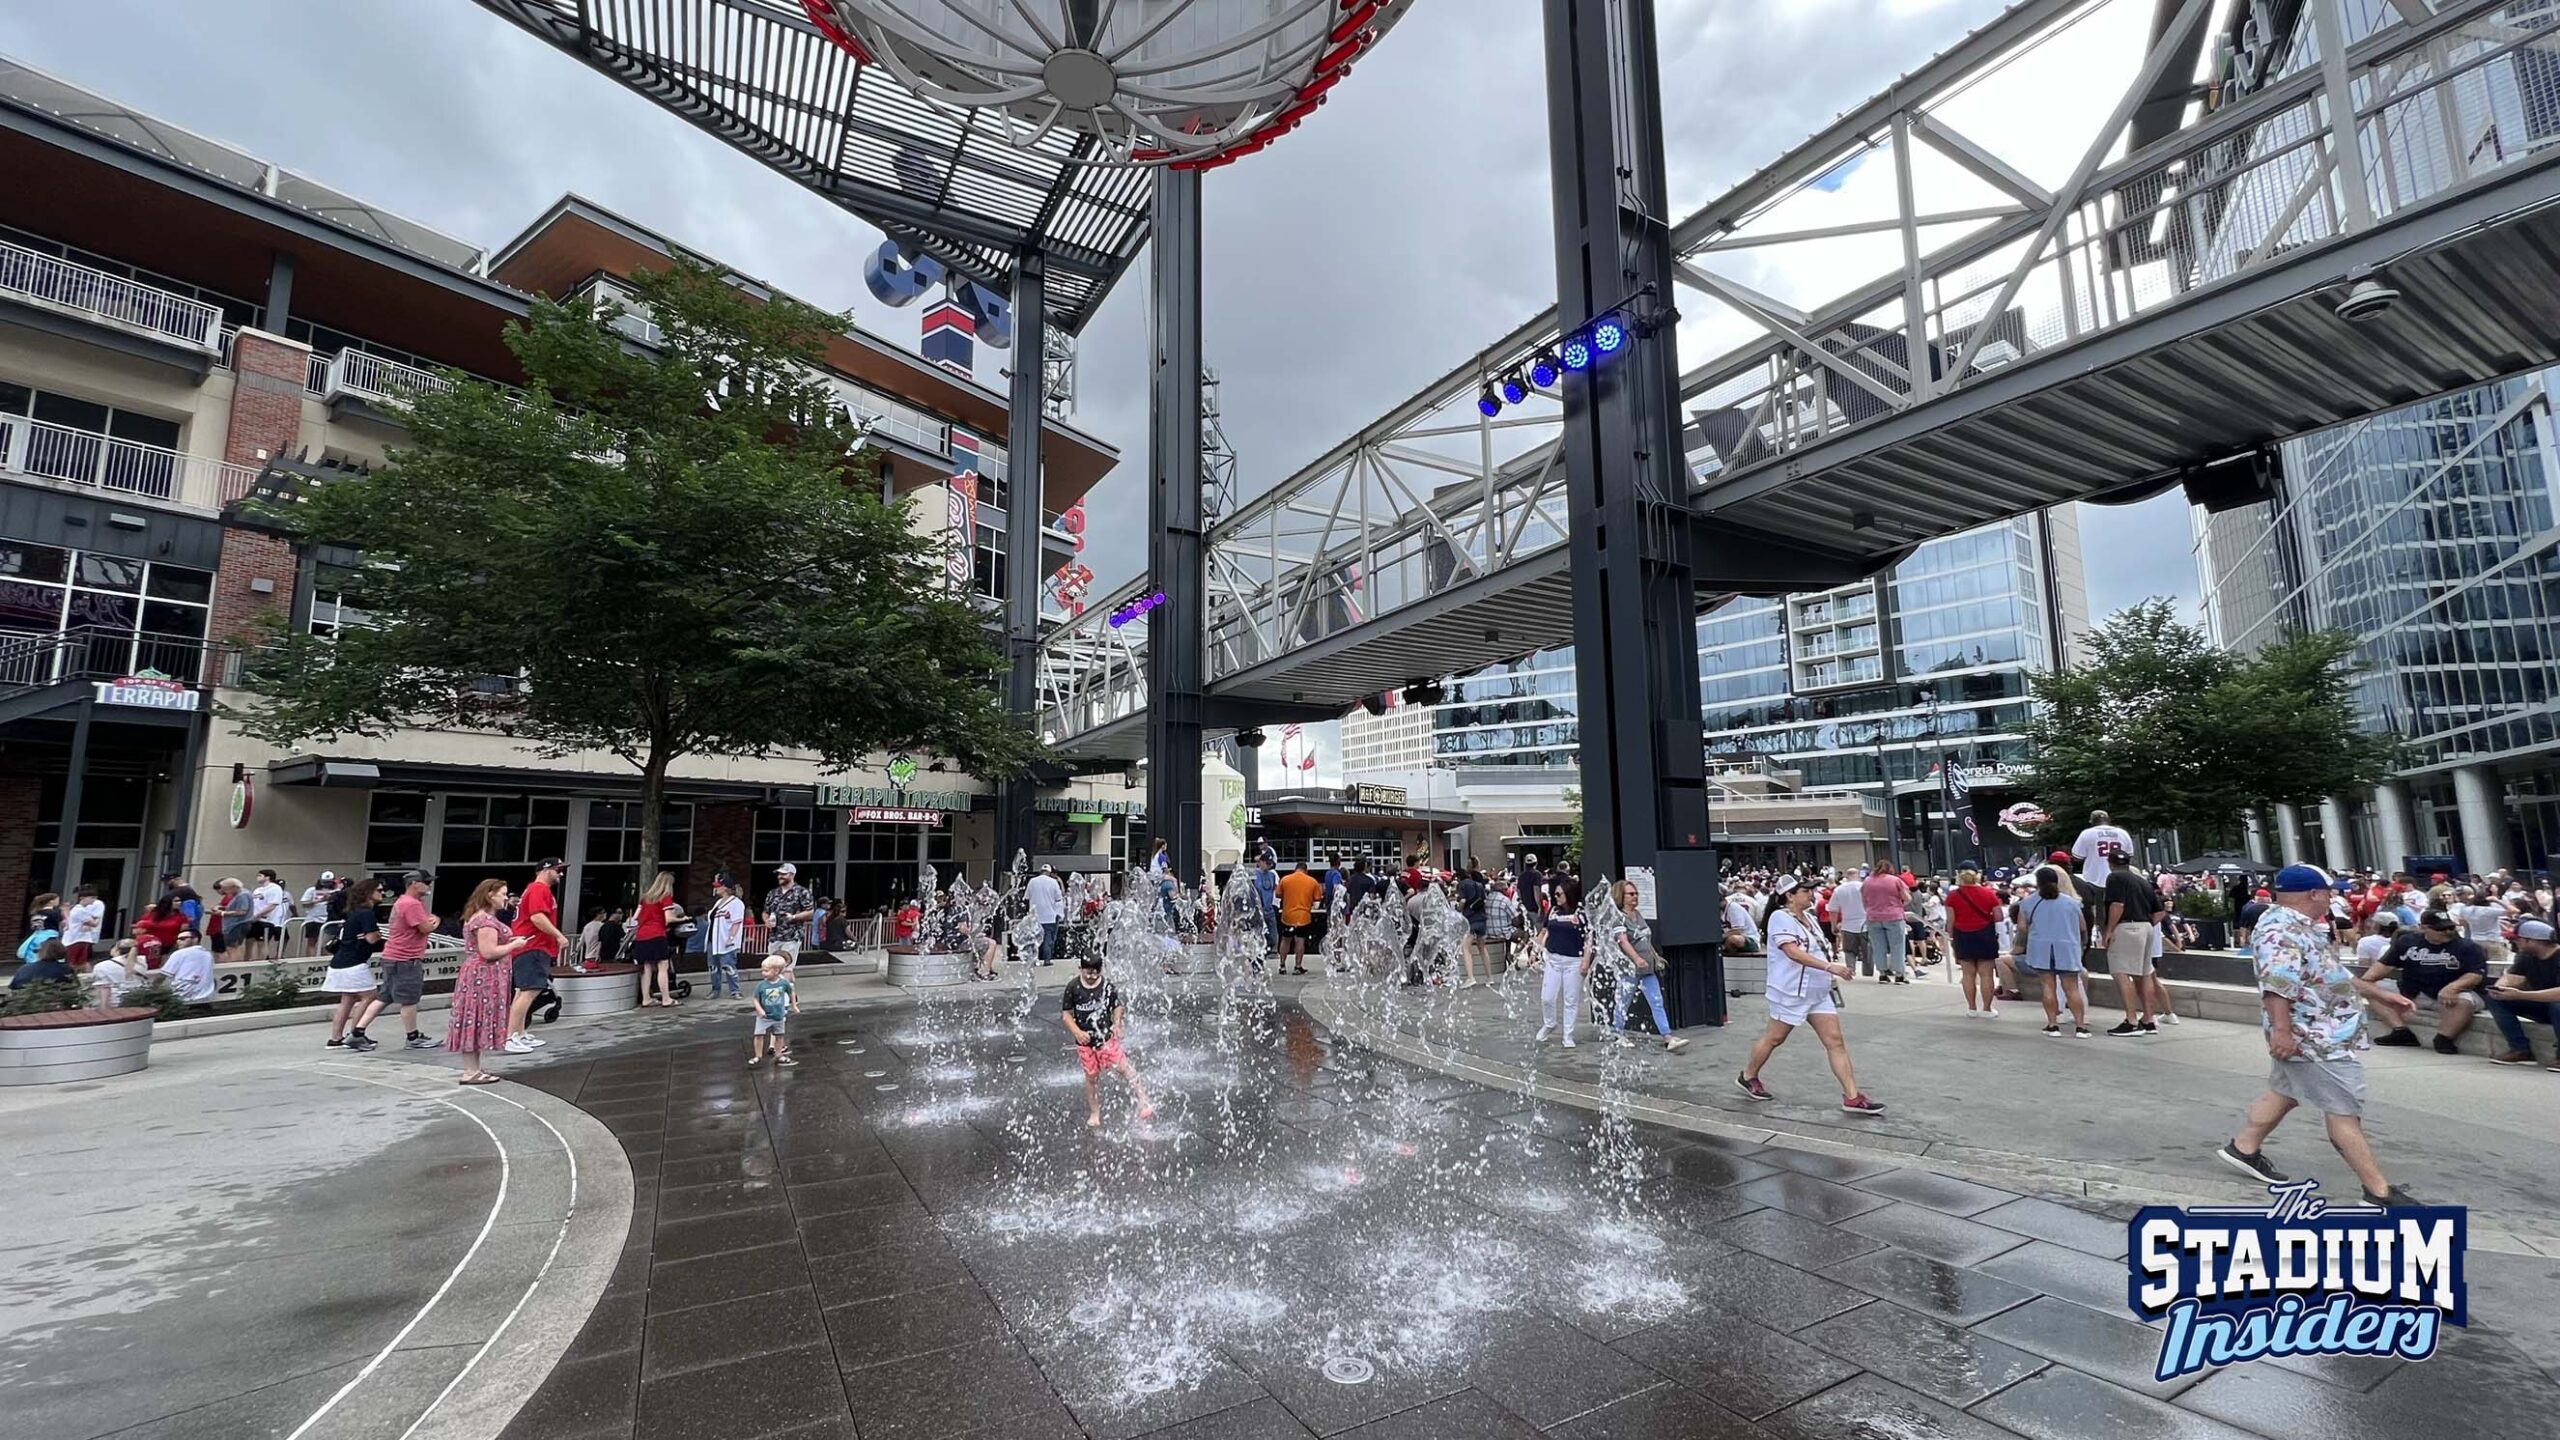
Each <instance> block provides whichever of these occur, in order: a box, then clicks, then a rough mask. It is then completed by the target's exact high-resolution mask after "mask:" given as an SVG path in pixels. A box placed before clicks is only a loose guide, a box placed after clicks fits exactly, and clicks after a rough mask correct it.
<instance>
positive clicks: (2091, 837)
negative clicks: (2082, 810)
mask: <svg viewBox="0 0 2560 1440" xmlns="http://www.w3.org/2000/svg"><path fill="white" fill-rule="evenodd" d="M2110 840H2112V841H2114V842H2115V843H2116V844H2118V845H2121V846H2123V847H2124V853H2126V854H2127V855H2130V854H2132V853H2133V837H2132V836H2131V835H2128V834H2126V833H2125V832H2124V831H2123V830H2122V829H2120V828H2118V827H2116V826H2113V825H2092V826H2090V827H2089V828H2088V829H2086V830H2083V831H2081V832H2080V838H2079V839H2077V840H2074V841H2072V842H2071V853H2072V854H2073V855H2074V856H2077V857H2078V858H2079V861H2080V878H2081V879H2083V880H2086V881H2088V882H2089V883H2090V884H2092V885H2104V884H2106V883H2107V872H2108V871H2109V870H2111V869H2113V868H2115V867H2113V866H2111V865H2109V864H2108V863H2107V857H2106V856H2105V855H2104V854H2102V853H2101V852H2100V848H2099V847H2101V846H2103V845H2105V844H2106V843H2107V842H2108V841H2110Z"/></svg>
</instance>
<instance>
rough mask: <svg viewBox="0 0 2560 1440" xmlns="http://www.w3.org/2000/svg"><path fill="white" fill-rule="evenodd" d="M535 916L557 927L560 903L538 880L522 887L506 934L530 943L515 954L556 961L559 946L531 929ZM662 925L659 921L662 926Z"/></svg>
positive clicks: (546, 936) (558, 954) (556, 942)
mask: <svg viewBox="0 0 2560 1440" xmlns="http://www.w3.org/2000/svg"><path fill="white" fill-rule="evenodd" d="M537 915H539V916H542V917H544V918H545V919H548V920H549V921H550V922H551V924H552V927H553V928H554V929H557V928H558V927H559V924H560V902H559V901H557V900H554V899H552V898H551V887H550V886H548V885H545V884H543V883H542V882H541V881H539V880H536V881H534V882H533V883H532V884H530V885H527V886H526V887H524V897H523V898H522V899H520V900H518V901H516V923H515V924H514V925H513V926H511V927H509V928H508V930H507V933H508V934H510V935H513V936H516V937H518V938H520V939H523V940H525V941H528V942H530V943H528V944H527V945H526V946H525V947H524V949H522V950H520V951H518V952H516V953H518V954H520V955H548V956H550V957H551V958H552V959H554V960H557V959H559V958H560V944H559V942H558V941H556V940H553V939H552V938H551V937H550V936H548V935H545V934H543V933H542V932H541V931H539V930H537V929H535V928H533V919H534V917H535V916H537ZM664 923H665V922H664V921H663V920H661V921H660V924H661V925H662V926H663V924H664Z"/></svg>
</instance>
